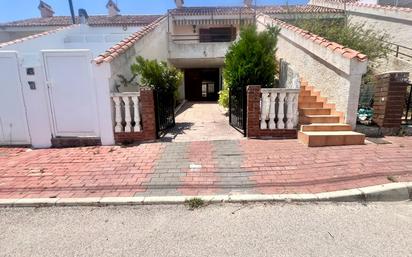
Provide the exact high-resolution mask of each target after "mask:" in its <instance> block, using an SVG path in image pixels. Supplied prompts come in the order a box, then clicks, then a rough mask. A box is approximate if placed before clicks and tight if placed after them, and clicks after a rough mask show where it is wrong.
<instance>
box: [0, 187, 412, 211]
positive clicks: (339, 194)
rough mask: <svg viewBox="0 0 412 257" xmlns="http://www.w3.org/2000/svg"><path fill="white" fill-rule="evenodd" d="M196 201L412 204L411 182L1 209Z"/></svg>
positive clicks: (11, 203) (4, 203)
mask: <svg viewBox="0 0 412 257" xmlns="http://www.w3.org/2000/svg"><path fill="white" fill-rule="evenodd" d="M193 198H200V199H202V200H203V201H204V202H205V203H225V202H227V203H243V202H376V201H383V202H385V201H407V200H412V182H397V183H388V184H382V185H376V186H369V187H362V188H356V189H347V190H340V191H333V192H324V193H316V194H235V195H233V194H227V195H201V196H146V197H144V196H137V197H89V198H21V199H0V207H52V206H59V207H65V206H114V205H152V204H184V203H185V201H187V200H190V199H193Z"/></svg>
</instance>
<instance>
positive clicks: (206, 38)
mask: <svg viewBox="0 0 412 257" xmlns="http://www.w3.org/2000/svg"><path fill="white" fill-rule="evenodd" d="M171 38H172V40H173V41H174V42H190V41H194V42H196V43H224V42H232V41H234V40H235V39H236V37H235V36H233V35H226V34H204V35H202V34H200V35H199V34H174V35H171Z"/></svg>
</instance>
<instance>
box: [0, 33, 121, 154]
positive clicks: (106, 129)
mask: <svg viewBox="0 0 412 257" xmlns="http://www.w3.org/2000/svg"><path fill="white" fill-rule="evenodd" d="M99 30H100V32H103V31H106V32H107V34H106V35H109V36H110V34H109V32H110V31H112V30H110V28H108V29H106V30H103V29H99ZM114 31H116V29H115V30H114ZM119 34H121V32H119V33H118V34H117V35H119ZM70 35H97V33H95V30H94V28H88V27H85V26H77V27H75V28H73V29H69V30H62V31H59V32H57V33H54V34H50V35H45V36H42V37H39V38H36V39H31V40H27V41H24V42H21V43H17V44H14V45H11V46H6V47H3V48H0V55H1V54H2V53H5V49H14V50H16V51H15V52H16V53H17V55H18V57H19V58H18V62H19V67H20V74H21V75H20V78H15V79H14V80H15V81H19V82H20V81H21V85H22V86H21V87H20V88H22V94H23V95H24V100H25V101H24V105H25V107H26V108H25V112H26V113H27V124H28V127H29V131H30V136H31V141H30V139H29V140H28V142H27V143H28V144H30V142H31V144H32V145H33V146H34V147H41V148H43V147H50V146H51V135H52V125H51V119H52V118H51V116H52V115H51V105H50V101H49V97H48V89H47V85H46V77H45V72H44V66H43V60H42V54H41V50H49V49H56V48H57V49H60V50H63V51H64V50H65V49H67V48H70V47H75V46H73V45H72V46H70V45H69V46H67V45H66V44H65V43H64V39H65V38H67V37H68V36H70ZM114 36H116V34H114ZM113 40H117V38H116V37H114V39H113ZM117 42H118V41H116V43H117ZM107 44H109V43H107ZM114 44H115V43H112V42H111V43H110V46H112V45H114ZM102 45H104V44H99V47H101V46H102ZM80 46H82V48H85V47H87V46H92V48H93V50H94V51H95V52H97V51H100V50H99V49H100V48H97V47H94V46H93V44H87V43H85V44H79V47H80ZM26 68H34V69H35V75H26ZM91 76H92V77H93V82H92V83H94V85H95V87H96V104H97V113H96V116H97V117H98V123H99V130H100V131H99V132H100V133H99V135H100V138H101V141H102V144H104V145H111V144H114V137H113V128H112V120H111V103H110V84H109V78H110V76H111V73H110V65H109V64H102V65H98V66H97V65H95V64H92V70H91ZM1 77H3V78H4V74H2V71H1V70H0V78H1ZM28 81H33V82H35V84H36V89H30V88H29V85H28ZM79 93H81V91H79ZM0 95H4V96H7V95H10V94H9V93H7V92H6V91H4V88H3V87H0ZM13 102H17V100H15V99H14V100H13ZM2 104H5V102H4V101H3V102H2V103H0V109H2V110H7V109H8V108H9V107H7V106H3V105H2ZM5 105H7V104H5ZM16 117H17V116H16ZM19 129H22V127H21V128H19ZM26 141H27V140H26Z"/></svg>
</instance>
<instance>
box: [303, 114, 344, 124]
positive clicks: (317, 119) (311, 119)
mask: <svg viewBox="0 0 412 257" xmlns="http://www.w3.org/2000/svg"><path fill="white" fill-rule="evenodd" d="M308 123H339V116H338V115H304V116H303V117H302V124H308Z"/></svg>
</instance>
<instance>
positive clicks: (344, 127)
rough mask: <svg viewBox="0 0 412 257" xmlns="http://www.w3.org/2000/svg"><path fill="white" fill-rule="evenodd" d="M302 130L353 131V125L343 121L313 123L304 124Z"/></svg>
mask: <svg viewBox="0 0 412 257" xmlns="http://www.w3.org/2000/svg"><path fill="white" fill-rule="evenodd" d="M300 131H303V132H309V131H352V126H351V125H348V124H343V123H312V124H309V125H302V126H301V127H300Z"/></svg>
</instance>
